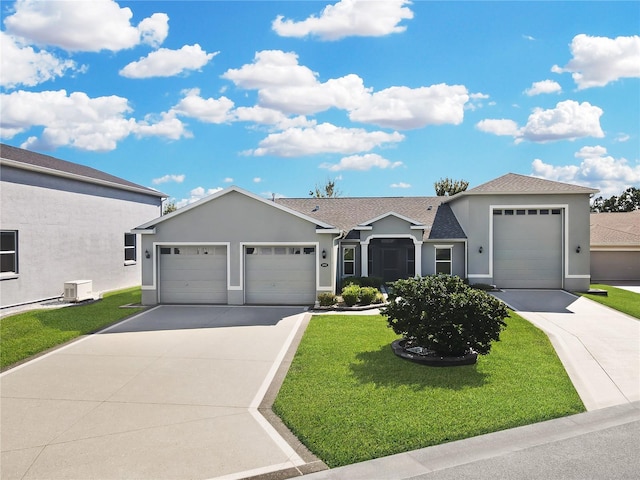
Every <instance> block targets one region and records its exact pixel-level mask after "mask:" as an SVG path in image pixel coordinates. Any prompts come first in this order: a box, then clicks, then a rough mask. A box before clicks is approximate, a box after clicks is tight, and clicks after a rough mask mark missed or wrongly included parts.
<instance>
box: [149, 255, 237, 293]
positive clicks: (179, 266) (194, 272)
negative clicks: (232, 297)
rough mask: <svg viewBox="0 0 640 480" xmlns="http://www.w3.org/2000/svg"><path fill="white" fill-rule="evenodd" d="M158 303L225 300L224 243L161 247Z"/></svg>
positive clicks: (225, 257)
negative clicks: (219, 244)
mask: <svg viewBox="0 0 640 480" xmlns="http://www.w3.org/2000/svg"><path fill="white" fill-rule="evenodd" d="M159 271H160V275H159V284H160V303H188V304H199V303H205V304H206V303H227V248H226V247H225V246H192V245H189V246H184V245H183V246H180V245H175V246H163V247H160V268H159Z"/></svg>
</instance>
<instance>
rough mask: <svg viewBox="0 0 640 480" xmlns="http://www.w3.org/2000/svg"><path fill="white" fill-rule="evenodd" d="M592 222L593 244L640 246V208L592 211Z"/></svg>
mask: <svg viewBox="0 0 640 480" xmlns="http://www.w3.org/2000/svg"><path fill="white" fill-rule="evenodd" d="M590 224H591V245H594V246H622V245H629V246H640V210H635V211H633V212H615V213H592V214H591V217H590Z"/></svg>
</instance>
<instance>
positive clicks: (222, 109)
mask: <svg viewBox="0 0 640 480" xmlns="http://www.w3.org/2000/svg"><path fill="white" fill-rule="evenodd" d="M185 94H186V96H185V97H184V98H183V99H182V100H180V102H179V103H178V104H177V105H176V106H175V107H173V109H172V110H174V111H175V112H176V113H178V114H180V115H184V116H187V117H192V118H197V119H198V120H200V121H201V122H207V123H225V122H228V121H229V120H230V119H231V117H230V111H231V109H232V108H233V101H231V100H229V99H228V98H227V97H220V98H219V99H215V98H202V97H201V96H200V90H199V89H197V88H194V89H192V90H189V91H187V92H185Z"/></svg>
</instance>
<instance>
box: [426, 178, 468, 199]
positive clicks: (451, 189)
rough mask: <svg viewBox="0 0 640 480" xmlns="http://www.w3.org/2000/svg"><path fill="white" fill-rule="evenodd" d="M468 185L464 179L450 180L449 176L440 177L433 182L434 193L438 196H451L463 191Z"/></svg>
mask: <svg viewBox="0 0 640 480" xmlns="http://www.w3.org/2000/svg"><path fill="white" fill-rule="evenodd" d="M468 186H469V182H467V181H466V180H452V179H451V178H441V179H440V180H438V181H437V182H435V183H434V184H433V188H435V190H436V195H437V196H439V197H445V196H449V197H450V196H452V195H455V194H456V193H460V192H464V191H465V190H466V189H467V187H468Z"/></svg>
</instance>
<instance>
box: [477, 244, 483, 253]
mask: <svg viewBox="0 0 640 480" xmlns="http://www.w3.org/2000/svg"><path fill="white" fill-rule="evenodd" d="M478 253H482V245H480V248H479V249H478Z"/></svg>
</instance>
